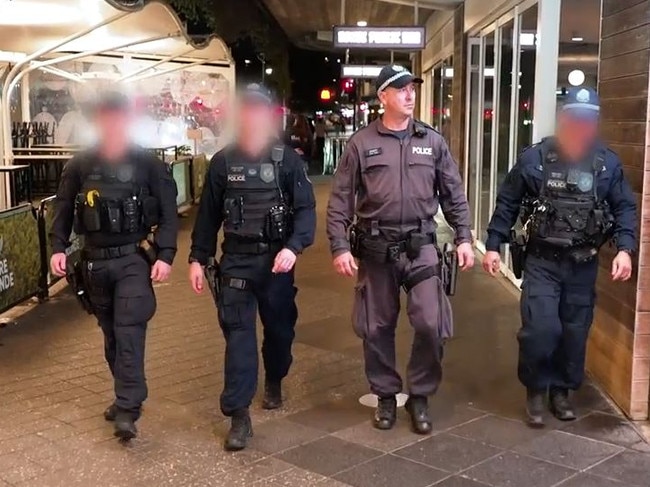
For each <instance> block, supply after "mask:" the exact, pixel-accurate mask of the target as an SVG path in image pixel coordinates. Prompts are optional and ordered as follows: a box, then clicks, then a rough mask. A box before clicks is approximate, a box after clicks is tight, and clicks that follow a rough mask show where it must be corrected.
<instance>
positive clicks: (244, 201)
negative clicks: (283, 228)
mask: <svg viewBox="0 0 650 487" xmlns="http://www.w3.org/2000/svg"><path fill="white" fill-rule="evenodd" d="M283 153H284V150H283V149H279V148H274V149H273V155H272V157H266V158H264V159H262V160H261V161H260V162H257V163H245V164H242V163H238V162H236V161H234V160H233V159H232V157H231V155H230V154H226V173H227V176H226V177H227V183H226V191H225V196H224V224H223V227H224V235H225V236H226V237H235V238H238V239H242V240H248V241H255V242H271V241H275V240H278V236H277V235H276V234H275V232H274V231H273V225H274V218H275V214H276V213H278V214H280V212H282V211H284V197H283V194H282V189H281V187H280V180H279V177H280V170H279V167H280V164H281V162H282V159H283Z"/></svg>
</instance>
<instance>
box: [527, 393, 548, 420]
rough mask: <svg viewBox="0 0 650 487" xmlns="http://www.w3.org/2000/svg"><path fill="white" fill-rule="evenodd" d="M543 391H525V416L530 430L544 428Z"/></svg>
mask: <svg viewBox="0 0 650 487" xmlns="http://www.w3.org/2000/svg"><path fill="white" fill-rule="evenodd" d="M545 396H546V394H545V391H536V390H533V389H528V390H527V391H526V415H527V422H528V426H530V427H532V428H543V427H544V399H545Z"/></svg>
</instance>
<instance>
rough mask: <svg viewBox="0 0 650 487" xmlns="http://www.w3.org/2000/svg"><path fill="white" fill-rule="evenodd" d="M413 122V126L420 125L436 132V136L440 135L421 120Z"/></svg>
mask: <svg viewBox="0 0 650 487" xmlns="http://www.w3.org/2000/svg"><path fill="white" fill-rule="evenodd" d="M413 122H414V123H415V125H420V126H422V127H424V128H426V129H429V130H433V131H434V132H436V133H438V134H439V133H440V132H438V131H437V130H436V129H434V128H433V127H432V126H431V125H429V124H428V123H426V122H423V121H422V120H413Z"/></svg>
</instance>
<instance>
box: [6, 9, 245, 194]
mask: <svg viewBox="0 0 650 487" xmlns="http://www.w3.org/2000/svg"><path fill="white" fill-rule="evenodd" d="M105 1H106V2H107V3H108V4H109V5H110V6H111V7H113V8H115V9H117V10H119V12H118V13H117V14H115V15H112V16H110V17H108V18H105V19H104V20H102V21H101V22H97V23H95V24H93V25H91V26H90V27H87V28H84V29H82V30H80V31H78V32H74V33H72V34H71V35H69V36H67V37H65V38H63V39H61V40H60V41H57V42H55V43H53V44H52V45H47V46H45V47H42V48H41V49H38V50H37V51H35V52H33V53H31V54H27V56H26V57H24V58H23V59H21V60H19V61H18V62H16V63H15V64H14V65H13V66H11V65H10V67H11V69H9V72H8V73H7V74H6V76H5V77H4V80H3V83H2V95H1V97H0V128H1V129H2V140H1V143H0V149H2V152H1V154H2V158H1V161H2V162H1V163H2V164H4V165H11V164H12V161H13V157H14V155H13V147H12V145H13V144H12V139H11V113H10V103H9V99H10V94H11V92H12V90H13V89H14V88H15V87H16V85H17V84H18V83H19V82H20V80H21V79H23V78H24V77H25V76H27V75H28V73H29V72H31V71H34V70H38V69H41V68H48V69H50V70H51V72H53V73H54V72H56V73H55V74H57V75H59V76H62V77H69V78H70V79H71V78H72V77H74V76H75V75H74V74H72V73H68V72H67V71H64V70H60V69H58V68H55V67H53V66H54V65H56V64H60V63H63V62H66V61H71V60H75V59H80V58H85V57H91V56H97V55H102V54H104V55H108V54H109V53H111V54H116V53H123V54H128V55H136V56H138V53H137V52H133V51H128V50H124V49H125V48H128V47H133V46H136V45H141V44H146V43H149V42H154V41H159V40H164V39H169V38H178V37H184V38H185V41H186V44H187V45H188V46H189V48H188V49H179V51H178V52H176V53H174V54H171V55H170V54H169V51H168V52H167V53H165V54H160V55H158V54H155V53H152V52H149V53H147V54H144V55H145V56H146V57H151V58H152V64H151V65H149V66H146V67H143V68H140V69H138V70H137V71H136V72H134V73H130V74H129V75H127V76H123V77H122V78H120V79H119V80H117V81H120V82H131V81H138V80H141V79H147V78H150V77H154V76H160V75H165V74H168V73H171V72H174V71H178V70H182V69H186V68H189V67H192V66H198V65H203V64H211V63H215V62H222V63H227V64H230V65H232V64H233V60H232V56H231V54H230V50H229V48H228V47H227V46H226V45H225V43H224V42H223V41H222V40H221V39H220V38H218V37H216V36H211V37H209V38H208V39H206V40H205V41H204V42H203V43H201V44H197V43H195V42H194V41H193V40H192V39H191V38H190V37H189V35H188V34H187V31H186V29H185V27H184V26H183V24H182V22H181V20H180V18H179V17H178V15H177V14H176V13H175V12H174V11H173V10H172V9H171V7H169V6H168V5H167V4H166V3H165V2H163V1H161V0H152V1H146V0H143V1H141V2H139V3H138V4H136V5H134V6H124V5H121V4H119V3H118V2H115V1H113V0H105ZM150 3H160V4H162V5H163V6H164V7H165V8H166V10H167V13H168V14H169V15H170V16H171V18H172V19H173V21H174V24H175V25H176V30H174V31H172V32H163V33H161V34H159V35H156V36H148V37H146V38H143V39H135V40H131V41H129V42H126V43H125V42H121V43H119V44H118V45H114V46H110V47H106V46H104V47H103V48H101V49H93V50H87V51H79V50H78V47H77V48H73V49H74V51H68V53H65V52H62V49H61V48H64V47H65V46H66V45H68V44H70V43H71V42H73V41H77V40H79V39H81V38H83V37H84V36H86V35H88V34H91V33H93V32H95V31H97V30H98V29H101V28H103V27H106V26H109V25H110V24H113V23H115V22H117V21H119V20H121V19H124V18H126V17H130V16H132V15H135V14H137V13H138V12H140V11H142V10H143V9H144V8H145V7H146V6H147V5H148V4H150ZM130 33H132V32H130ZM214 43H216V44H218V45H220V47H221V49H220V51H221V52H222V53H223V55H222V56H221V57H220V58H217V59H213V58H211V57H210V55H208V56H207V57H204V58H198V60H197V58H194V59H192V58H191V57H190V58H189V59H190V61H191V62H190V63H184V64H182V65H179V66H177V67H176V66H174V67H172V68H169V69H165V70H161V71H155V70H154V68H155V67H157V66H160V65H165V64H166V63H172V62H174V61H178V60H180V59H182V58H186V59H187V57H188V55H191V53H194V52H200V51H202V50H204V49H206V51H207V49H208V48H209V47H212V46H215V44H214ZM71 47H72V46H71ZM54 54H56V57H54V58H53V57H51V56H52V55H54ZM61 54H62V55H61ZM213 54H214V53H213ZM152 70H153V71H152ZM5 71H6V69H3V70H2V72H0V74H4V72H5ZM149 71H151V72H149ZM0 79H2V78H1V77H0ZM74 81H81V82H83V81H84V80H82V79H81V78H79V79H78V80H77V79H74ZM3 190H4V191H3ZM2 193H4V194H2ZM0 202H2V203H5V205H4V207H9V206H10V203H9V202H10V187H9V181H8V178H5V184H4V185H2V184H0Z"/></svg>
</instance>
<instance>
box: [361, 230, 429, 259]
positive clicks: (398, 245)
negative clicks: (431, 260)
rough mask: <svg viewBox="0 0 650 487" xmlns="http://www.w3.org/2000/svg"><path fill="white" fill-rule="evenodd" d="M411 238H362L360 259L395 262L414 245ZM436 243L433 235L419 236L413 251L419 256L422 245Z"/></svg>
mask: <svg viewBox="0 0 650 487" xmlns="http://www.w3.org/2000/svg"><path fill="white" fill-rule="evenodd" d="M412 238H413V236H406V237H405V238H402V239H400V240H394V241H391V240H384V239H382V238H373V237H366V238H362V239H361V243H360V248H361V258H369V259H371V260H375V261H377V262H397V261H398V260H399V259H400V256H401V255H402V254H404V253H406V254H408V253H409V251H410V246H412V244H413V243H414V242H413V240H412ZM436 241H437V239H436V234H435V233H431V234H427V235H421V238H420V241H419V242H418V246H417V249H414V250H416V252H417V253H418V254H419V251H420V248H421V247H422V246H423V245H429V244H435V243H436ZM411 257H413V256H411ZM411 257H410V258H411Z"/></svg>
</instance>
